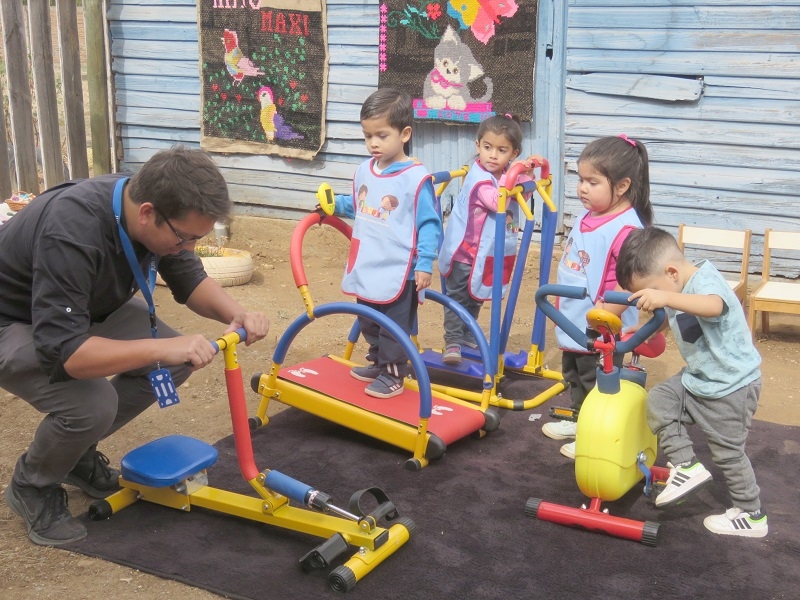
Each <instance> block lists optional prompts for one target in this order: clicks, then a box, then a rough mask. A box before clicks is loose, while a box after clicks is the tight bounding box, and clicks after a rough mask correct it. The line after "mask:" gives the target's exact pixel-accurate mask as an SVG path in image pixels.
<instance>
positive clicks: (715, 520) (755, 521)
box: [703, 506, 769, 538]
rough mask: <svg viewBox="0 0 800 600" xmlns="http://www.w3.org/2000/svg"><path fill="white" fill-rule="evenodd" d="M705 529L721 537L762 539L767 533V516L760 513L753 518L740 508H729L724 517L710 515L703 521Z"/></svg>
mask: <svg viewBox="0 0 800 600" xmlns="http://www.w3.org/2000/svg"><path fill="white" fill-rule="evenodd" d="M703 525H705V527H706V529H708V530H709V531H711V532H713V533H719V534H721V535H739V536H742V537H759V538H760V537H764V536H765V535H767V532H768V531H769V527H768V526H767V515H766V514H764V513H763V512H762V511H759V512H758V514H756V517H755V518H753V515H752V514H751V513H747V512H744V511H743V510H742V509H741V508H736V507H735V506H734V507H733V508H729V509H728V510H726V511H725V514H724V515H712V516H710V517H706V518H705V519H704V520H703Z"/></svg>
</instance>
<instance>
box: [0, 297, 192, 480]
mask: <svg viewBox="0 0 800 600" xmlns="http://www.w3.org/2000/svg"><path fill="white" fill-rule="evenodd" d="M89 335H90V336H99V337H105V338H110V339H114V340H136V339H145V338H149V337H150V335H151V333H150V317H149V314H148V312H147V305H146V304H145V303H144V302H143V301H142V300H140V299H138V298H134V299H133V300H131V301H129V302H128V303H126V304H124V305H123V306H122V307H120V308H119V309H118V310H117V311H115V312H114V313H112V314H111V315H109V317H108V318H107V319H106V320H105V321H104V322H102V323H97V324H95V325H92V326H91V327H90V328H89ZM178 335H180V334H179V333H178V332H176V331H175V330H174V329H171V328H170V327H169V326H167V325H166V324H164V323H163V322H162V321H161V320H159V321H158V336H159V337H163V338H168V337H176V336H178ZM163 366H165V367H166V368H167V369H169V371H170V372H171V373H172V379H173V381H174V383H175V386H176V387H177V386H180V385H181V384H182V383H183V382H185V381H186V380H187V379H188V378H189V375H191V373H192V370H191V369H190V368H189V367H187V366H184V365H181V366H177V367H172V366H167V365H163ZM155 368H156V365H155V364H152V365H147V366H145V367H142V368H141V369H136V370H134V371H128V372H127V373H121V374H119V375H116V376H114V377H112V378H111V379H106V378H104V377H101V378H97V379H73V380H70V381H64V382H59V383H50V377H49V376H48V375H46V374H45V373H43V372H42V371H41V370H40V369H39V361H38V360H37V358H36V353H35V351H34V347H33V337H32V328H31V326H30V325H25V324H22V323H15V324H13V325H9V326H8V327H5V328H3V329H1V330H0V387H1V388H3V389H5V390H6V391H8V392H10V393H12V394H14V395H16V396H19V397H20V398H22V399H23V400H25V401H26V402H28V404H30V405H31V406H33V407H34V408H35V409H36V410H38V411H39V412H40V413H44V414H45V415H46V416H45V418H44V419H43V420H42V422H41V424H40V425H39V427H38V429H37V430H36V433H35V434H34V438H33V442H31V445H30V447H29V448H28V451H27V452H26V453H25V454H23V455H22V456H20V458H19V460H18V461H17V465H16V468H15V469H14V476H13V479H14V482H15V483H17V484H18V485H22V486H33V487H38V488H41V487H45V486H50V485H55V484H59V483H61V481H62V480H63V479H64V477H65V476H66V475H67V474H68V473H69V472H70V471H71V470H72V468H73V467H74V466H75V465H76V464H77V462H78V460H79V459H80V458H81V456H83V454H84V453H85V452H86V450H87V449H88V448H89V447H90V446H91V445H92V444H94V443H96V442H98V441H99V440H101V439H103V438H106V437H108V436H109V435H111V434H112V433H114V432H115V431H117V430H118V429H119V428H120V427H122V426H123V425H125V424H126V423H128V422H129V421H131V420H132V419H133V418H134V417H136V416H137V415H139V414H140V413H141V412H142V411H144V410H145V409H146V408H147V407H148V406H150V405H151V404H153V402H154V401H155V394H154V393H153V388H152V387H151V386H150V381H149V379H148V375H149V373H150V372H152V371H153V370H154V369H155Z"/></svg>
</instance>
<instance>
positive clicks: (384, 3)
mask: <svg viewBox="0 0 800 600" xmlns="http://www.w3.org/2000/svg"><path fill="white" fill-rule="evenodd" d="M537 11H538V0H378V14H379V22H378V31H379V34H378V35H379V37H378V85H379V86H380V87H394V88H400V89H404V90H408V91H409V93H411V95H412V98H413V101H414V118H415V119H418V120H422V119H427V120H433V121H446V122H453V123H478V122H480V121H482V120H484V119H486V118H487V117H489V116H491V115H494V114H510V115H512V116H514V117H516V118H517V119H518V120H520V121H531V120H532V119H533V72H534V65H535V59H536V15H537Z"/></svg>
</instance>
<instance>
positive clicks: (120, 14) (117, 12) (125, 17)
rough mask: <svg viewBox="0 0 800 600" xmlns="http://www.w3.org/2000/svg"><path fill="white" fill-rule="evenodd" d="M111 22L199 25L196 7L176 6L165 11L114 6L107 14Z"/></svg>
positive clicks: (140, 7) (156, 6) (128, 5)
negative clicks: (156, 22) (157, 22)
mask: <svg viewBox="0 0 800 600" xmlns="http://www.w3.org/2000/svg"><path fill="white" fill-rule="evenodd" d="M106 14H107V16H108V20H109V21H160V22H167V23H197V8H196V7H195V6H176V7H173V8H170V9H169V10H163V8H162V7H161V6H158V5H154V6H137V5H131V4H119V3H115V4H112V5H111V6H110V7H109V8H108V12H107V13H106Z"/></svg>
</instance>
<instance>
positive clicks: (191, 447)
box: [120, 435, 217, 488]
mask: <svg viewBox="0 0 800 600" xmlns="http://www.w3.org/2000/svg"><path fill="white" fill-rule="evenodd" d="M215 462H217V450H216V449H215V448H214V447H213V446H211V445H209V444H206V443H205V442H201V441H200V440H198V439H195V438H191V437H187V436H185V435H168V436H166V437H163V438H160V439H157V440H153V441H152V442H148V443H147V444H145V445H144V446H139V447H138V448H136V449H135V450H131V451H130V452H128V453H127V454H126V455H125V456H124V457H123V458H122V462H121V464H120V466H121V471H122V477H123V479H126V480H128V481H131V482H133V483H138V484H141V485H146V486H148V487H153V488H161V487H168V486H171V485H175V484H177V483H180V482H181V481H183V480H184V479H186V478H187V477H189V476H190V475H194V474H195V473H198V472H200V471H202V470H203V469H207V468H208V467H210V466H211V465H213V464H214V463H215Z"/></svg>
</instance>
